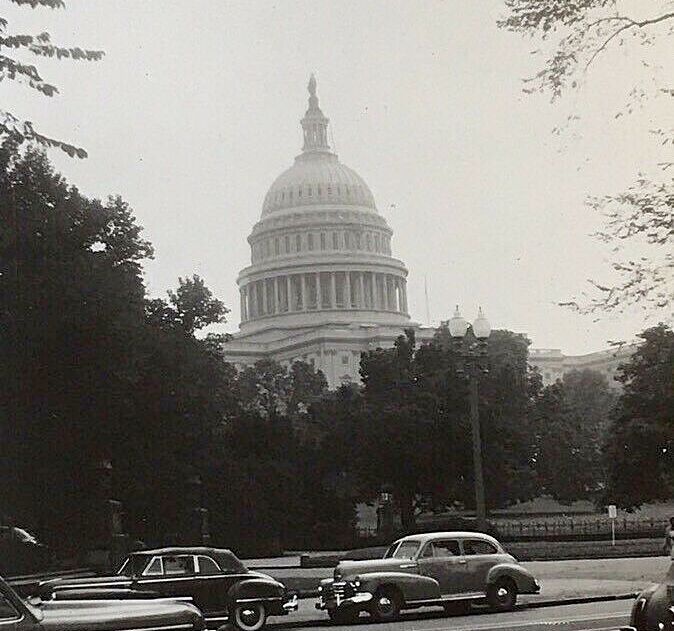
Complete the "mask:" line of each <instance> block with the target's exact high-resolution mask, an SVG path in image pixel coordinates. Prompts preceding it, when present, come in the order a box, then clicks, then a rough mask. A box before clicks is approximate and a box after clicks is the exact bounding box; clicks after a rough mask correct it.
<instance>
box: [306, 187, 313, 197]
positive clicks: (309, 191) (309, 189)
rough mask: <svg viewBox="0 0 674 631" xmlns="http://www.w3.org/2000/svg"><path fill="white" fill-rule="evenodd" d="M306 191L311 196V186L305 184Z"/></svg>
mask: <svg viewBox="0 0 674 631" xmlns="http://www.w3.org/2000/svg"><path fill="white" fill-rule="evenodd" d="M307 193H308V194H309V197H311V195H312V192H311V186H307Z"/></svg>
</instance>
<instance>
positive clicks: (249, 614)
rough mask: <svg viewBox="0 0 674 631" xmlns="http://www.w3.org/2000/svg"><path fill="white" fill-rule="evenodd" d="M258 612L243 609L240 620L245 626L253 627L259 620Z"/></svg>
mask: <svg viewBox="0 0 674 631" xmlns="http://www.w3.org/2000/svg"><path fill="white" fill-rule="evenodd" d="M259 617H260V616H259V615H258V612H257V611H255V609H248V608H247V609H244V610H243V611H242V612H241V619H242V620H243V622H244V623H245V624H247V625H254V624H255V623H256V622H257V621H258V619H259Z"/></svg>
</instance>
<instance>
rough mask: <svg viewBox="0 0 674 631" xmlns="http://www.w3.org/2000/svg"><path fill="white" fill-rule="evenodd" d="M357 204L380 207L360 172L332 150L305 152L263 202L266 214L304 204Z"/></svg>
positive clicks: (278, 179)
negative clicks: (331, 151) (350, 166)
mask: <svg viewBox="0 0 674 631" xmlns="http://www.w3.org/2000/svg"><path fill="white" fill-rule="evenodd" d="M314 205H328V206H335V205H339V206H356V207H359V208H364V209H370V210H373V211H376V209H377V208H376V206H375V203H374V196H373V195H372V192H371V191H370V188H369V187H368V185H367V184H366V183H365V180H363V178H362V177H360V175H358V173H356V172H355V171H354V170H353V169H350V168H349V167H347V166H346V165H344V164H342V163H341V162H340V161H339V160H338V159H337V156H336V155H335V154H333V153H328V152H318V151H316V152H310V151H308V152H305V153H302V154H300V155H299V156H297V158H295V164H293V166H291V167H290V168H289V169H288V170H287V171H284V172H283V173H281V175H279V176H278V177H277V178H276V180H275V181H274V183H273V184H272V185H271V187H270V189H269V191H268V192H267V195H266V196H265V198H264V204H263V205H262V216H263V217H265V216H267V215H269V214H270V213H273V212H275V211H278V210H285V209H287V208H299V207H302V206H314Z"/></svg>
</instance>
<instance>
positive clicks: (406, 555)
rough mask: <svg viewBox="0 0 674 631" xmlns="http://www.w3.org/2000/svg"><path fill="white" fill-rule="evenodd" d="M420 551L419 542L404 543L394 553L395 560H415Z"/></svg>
mask: <svg viewBox="0 0 674 631" xmlns="http://www.w3.org/2000/svg"><path fill="white" fill-rule="evenodd" d="M417 550H419V542H418V541H403V542H402V543H401V544H400V545H399V546H398V549H397V550H396V551H395V552H394V553H393V555H392V556H393V558H394V559H413V558H414V555H415V554H416V553H417Z"/></svg>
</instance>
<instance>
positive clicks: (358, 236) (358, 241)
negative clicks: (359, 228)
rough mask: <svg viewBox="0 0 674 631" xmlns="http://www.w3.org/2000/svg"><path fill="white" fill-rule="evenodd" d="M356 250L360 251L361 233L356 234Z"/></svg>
mask: <svg viewBox="0 0 674 631" xmlns="http://www.w3.org/2000/svg"><path fill="white" fill-rule="evenodd" d="M356 250H360V232H356Z"/></svg>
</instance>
